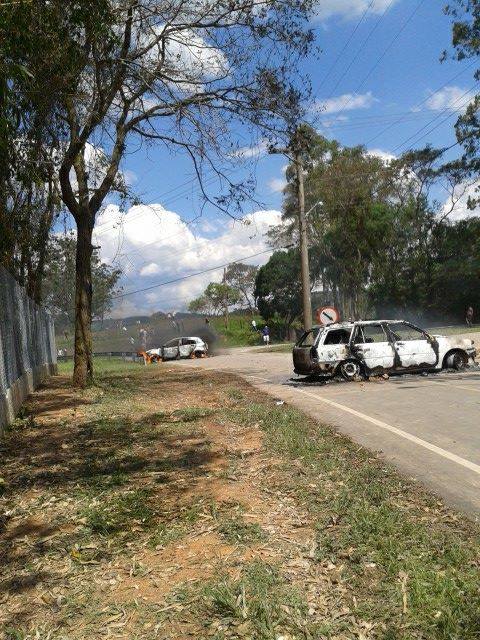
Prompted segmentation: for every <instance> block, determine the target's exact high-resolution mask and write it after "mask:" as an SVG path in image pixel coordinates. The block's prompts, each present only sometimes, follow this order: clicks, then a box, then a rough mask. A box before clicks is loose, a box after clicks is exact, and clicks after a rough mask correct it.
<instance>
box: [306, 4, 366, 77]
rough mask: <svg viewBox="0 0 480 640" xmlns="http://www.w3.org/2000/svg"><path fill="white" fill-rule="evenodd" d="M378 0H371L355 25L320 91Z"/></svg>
mask: <svg viewBox="0 0 480 640" xmlns="http://www.w3.org/2000/svg"><path fill="white" fill-rule="evenodd" d="M375 2H376V0H370V4H369V5H368V6H367V8H366V9H365V11H364V12H363V14H362V16H361V18H360V20H359V21H358V22H357V24H356V25H355V27H354V29H353V30H352V32H351V33H350V36H349V37H348V38H347V40H346V41H345V44H344V45H343V47H342V50H341V51H340V53H339V54H338V55H337V57H336V58H335V61H334V63H333V64H332V65H331V66H330V68H329V70H328V71H327V73H326V75H325V77H324V78H323V80H322V81H321V82H320V86H319V89H321V88H322V87H323V86H324V84H325V82H326V81H327V78H328V77H329V76H330V74H331V73H332V71H333V70H334V69H335V67H336V66H337V63H338V61H339V60H340V58H341V57H342V55H343V54H344V52H345V50H346V49H347V47H348V45H349V44H350V42H351V41H352V39H353V36H354V35H355V34H356V33H357V31H358V29H359V27H360V25H361V24H362V22H363V21H364V19H365V17H366V15H367V13H368V12H369V11H370V9H371V8H372V6H373V5H374V4H375Z"/></svg>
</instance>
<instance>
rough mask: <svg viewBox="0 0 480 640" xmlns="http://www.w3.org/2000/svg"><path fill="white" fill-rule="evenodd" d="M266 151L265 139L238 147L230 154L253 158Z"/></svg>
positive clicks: (266, 143) (237, 156)
mask: <svg viewBox="0 0 480 640" xmlns="http://www.w3.org/2000/svg"><path fill="white" fill-rule="evenodd" d="M267 151H268V142H267V140H260V141H259V142H258V143H257V144H254V145H251V146H246V147H240V148H239V149H236V150H235V151H234V152H233V153H232V155H233V156H234V157H236V158H255V157H258V156H262V155H263V154H265V153H267Z"/></svg>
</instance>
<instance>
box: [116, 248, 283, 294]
mask: <svg viewBox="0 0 480 640" xmlns="http://www.w3.org/2000/svg"><path fill="white" fill-rule="evenodd" d="M292 246H293V245H287V246H285V247H280V249H289V248H291V247H292ZM272 251H277V249H266V250H264V251H259V252H258V253H252V254H251V255H249V256H244V257H243V258H237V259H236V260H230V261H229V262H225V263H224V264H219V265H217V266H216V267H210V268H209V269H203V271H197V272H196V273H190V274H188V275H186V276H180V277H179V278H174V279H173V280H168V281H167V282H159V283H158V284H153V285H150V286H149V287H144V288H143V289H137V290H136V291H127V292H126V293H122V294H120V295H118V296H113V297H112V300H117V299H119V298H125V297H126V296H131V295H133V294H135V293H143V292H144V291H150V290H151V289H157V288H158V287H165V286H167V285H169V284H174V283H175V282H180V281H182V280H187V279H188V278H195V277H196V276H201V275H203V274H204V273H210V272H211V271H217V270H218V269H223V268H224V267H228V265H230V264H235V263H236V262H242V261H243V260H250V259H251V258H256V257H257V256H262V255H264V254H265V253H271V252H272Z"/></svg>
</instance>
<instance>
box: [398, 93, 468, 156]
mask: <svg viewBox="0 0 480 640" xmlns="http://www.w3.org/2000/svg"><path fill="white" fill-rule="evenodd" d="M477 86H478V83H475V84H474V85H473V86H472V87H470V89H467V90H466V91H465V92H464V93H462V95H461V96H459V97H458V98H457V99H456V100H454V102H453V104H454V105H455V104H456V103H457V102H459V101H460V100H461V99H462V98H464V97H465V96H466V95H468V94H469V93H471V92H472V91H473V90H474V89H475V87H477ZM469 102H470V100H467V101H466V102H465V103H464V104H462V105H461V106H460V107H458V108H457V109H453V110H452V109H451V105H450V106H448V107H445V108H444V109H442V111H441V112H440V113H438V114H437V115H436V116H435V117H434V118H432V119H431V120H430V122H427V124H425V125H423V127H421V128H420V129H418V130H417V131H416V132H415V133H414V134H412V135H411V136H409V137H408V138H407V139H406V140H404V141H403V142H401V143H400V144H399V145H397V146H396V147H395V148H394V149H393V150H394V151H396V150H397V149H400V148H401V147H404V146H405V144H406V143H407V142H409V141H410V140H412V138H415V137H416V136H417V135H418V134H419V133H421V132H422V131H423V130H424V129H426V128H427V127H428V126H430V125H431V124H432V122H435V120H438V118H441V117H442V115H443V114H444V113H446V112H447V111H448V112H449V114H448V116H447V117H446V118H444V119H443V120H441V121H440V122H439V123H438V124H437V125H436V126H435V127H433V128H432V129H430V130H429V131H427V132H426V133H425V134H424V135H423V136H421V137H420V138H418V139H417V140H416V141H415V144H416V143H417V142H418V141H419V140H422V139H423V138H425V137H426V136H428V135H429V134H430V133H431V132H432V131H435V129H438V127H439V126H441V125H442V124H443V123H444V122H446V121H447V120H449V119H450V118H451V117H452V116H454V115H455V113H456V112H457V111H461V110H462V109H463V108H464V107H466V106H467V105H468V104H469Z"/></svg>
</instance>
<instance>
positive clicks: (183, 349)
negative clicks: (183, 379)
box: [179, 338, 196, 358]
mask: <svg viewBox="0 0 480 640" xmlns="http://www.w3.org/2000/svg"><path fill="white" fill-rule="evenodd" d="M195 344H196V342H195V340H192V338H182V339H181V341H180V347H179V349H180V357H181V358H188V357H189V356H190V355H191V354H192V352H193V351H194V350H195Z"/></svg>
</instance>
